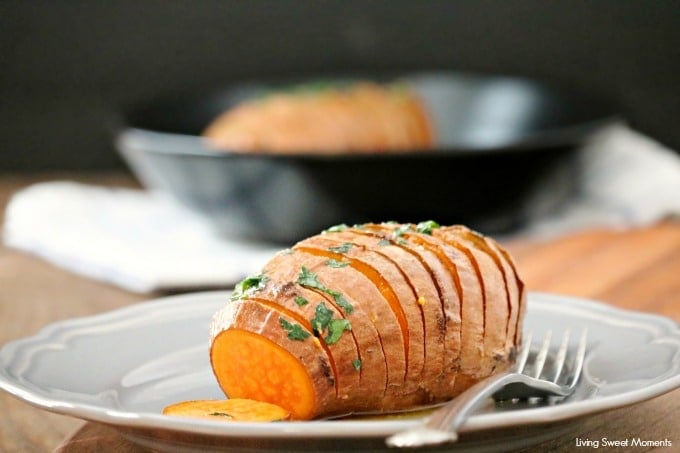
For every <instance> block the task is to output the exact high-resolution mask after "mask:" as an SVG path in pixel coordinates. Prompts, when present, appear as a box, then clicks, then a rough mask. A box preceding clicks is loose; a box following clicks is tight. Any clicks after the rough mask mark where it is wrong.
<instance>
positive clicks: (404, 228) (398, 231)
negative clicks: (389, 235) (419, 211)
mask: <svg viewBox="0 0 680 453" xmlns="http://www.w3.org/2000/svg"><path fill="white" fill-rule="evenodd" d="M410 229H411V225H402V226H400V227H399V228H397V229H395V230H394V233H393V234H394V237H401V236H403V235H404V233H406V232H407V231H409V230H410Z"/></svg>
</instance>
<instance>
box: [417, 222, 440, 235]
mask: <svg viewBox="0 0 680 453" xmlns="http://www.w3.org/2000/svg"><path fill="white" fill-rule="evenodd" d="M439 227H440V225H439V224H438V223H437V222H435V221H434V220H426V221H424V222H420V223H419V224H418V225H416V231H417V232H418V233H423V234H432V230H436V229H437V228H439Z"/></svg>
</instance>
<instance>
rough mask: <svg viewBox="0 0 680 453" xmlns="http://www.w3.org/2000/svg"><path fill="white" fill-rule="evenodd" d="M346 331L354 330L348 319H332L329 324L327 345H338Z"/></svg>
mask: <svg viewBox="0 0 680 453" xmlns="http://www.w3.org/2000/svg"><path fill="white" fill-rule="evenodd" d="M345 330H352V325H351V324H350V323H349V321H348V320H347V319H331V322H330V323H328V336H327V337H326V338H325V341H326V344H333V343H337V341H338V340H339V339H340V337H341V336H342V332H344V331H345Z"/></svg>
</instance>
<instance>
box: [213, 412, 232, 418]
mask: <svg viewBox="0 0 680 453" xmlns="http://www.w3.org/2000/svg"><path fill="white" fill-rule="evenodd" d="M208 415H210V416H212V417H227V418H234V416H233V415H231V414H227V413H226V412H211V413H210V414H208Z"/></svg>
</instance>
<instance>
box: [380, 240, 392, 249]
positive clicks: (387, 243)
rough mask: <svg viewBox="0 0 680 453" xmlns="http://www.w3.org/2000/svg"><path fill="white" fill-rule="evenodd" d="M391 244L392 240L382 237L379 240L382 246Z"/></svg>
mask: <svg viewBox="0 0 680 453" xmlns="http://www.w3.org/2000/svg"><path fill="white" fill-rule="evenodd" d="M390 244H391V242H390V241H389V240H388V239H381V240H380V241H379V242H378V245H379V246H380V247H385V246H388V245H390Z"/></svg>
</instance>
